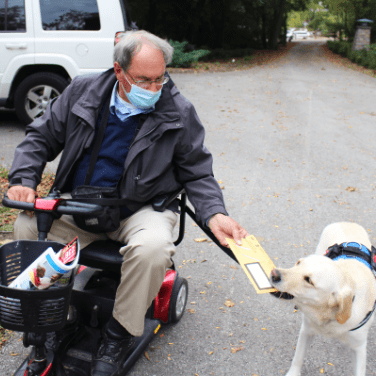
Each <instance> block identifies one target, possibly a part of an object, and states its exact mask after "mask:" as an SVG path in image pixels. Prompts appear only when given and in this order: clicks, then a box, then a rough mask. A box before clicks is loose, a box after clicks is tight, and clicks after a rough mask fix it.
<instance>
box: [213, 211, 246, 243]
mask: <svg viewBox="0 0 376 376" xmlns="http://www.w3.org/2000/svg"><path fill="white" fill-rule="evenodd" d="M208 226H209V228H210V230H211V231H212V233H213V234H214V235H215V237H216V238H217V239H218V240H219V242H220V243H221V245H223V246H224V247H227V248H229V245H228V243H227V241H226V238H230V239H234V241H235V243H236V244H238V245H240V244H242V239H243V238H245V237H247V236H248V235H249V234H248V232H247V231H246V230H245V229H244V228H243V227H241V226H240V225H239V223H237V222H236V221H234V220H233V219H232V218H230V217H227V216H226V215H224V214H221V213H218V214H215V215H213V216H212V217H211V218H210V220H209V223H208Z"/></svg>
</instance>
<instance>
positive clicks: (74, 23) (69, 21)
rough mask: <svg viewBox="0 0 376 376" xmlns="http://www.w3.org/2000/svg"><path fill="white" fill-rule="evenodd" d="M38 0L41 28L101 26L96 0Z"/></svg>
mask: <svg viewBox="0 0 376 376" xmlns="http://www.w3.org/2000/svg"><path fill="white" fill-rule="evenodd" d="M0 1H1V0H0ZM39 1H40V9H41V16H42V26H43V30H100V28H101V25H100V20H99V11H98V4H97V0H64V1H56V0H39Z"/></svg>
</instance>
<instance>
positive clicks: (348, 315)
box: [270, 222, 376, 376]
mask: <svg viewBox="0 0 376 376" xmlns="http://www.w3.org/2000/svg"><path fill="white" fill-rule="evenodd" d="M333 245H335V246H333ZM332 246H333V247H332ZM371 247H372V245H371V242H370V240H369V237H368V234H367V232H366V230H365V229H364V228H363V227H362V226H360V225H357V224H355V223H347V222H341V223H333V224H330V225H329V226H327V227H326V228H325V229H324V231H323V233H322V234H321V238H320V241H319V244H318V246H317V249H316V254H315V255H310V256H308V257H306V258H302V259H300V260H298V262H297V263H296V265H295V266H294V267H292V268H291V269H273V270H272V272H271V274H270V281H271V283H272V285H273V286H274V287H275V288H276V289H277V290H278V291H279V293H276V294H275V295H276V296H279V297H281V298H289V299H292V302H293V303H294V304H295V305H296V306H297V307H298V309H299V311H301V312H302V313H303V323H302V327H301V329H300V334H299V339H298V344H297V346H296V352H295V356H294V359H293V361H292V364H291V367H290V370H289V371H288V372H287V374H286V376H299V375H300V374H301V368H302V365H303V361H304V357H305V354H306V351H307V348H308V347H309V343H310V340H311V339H312V337H313V335H315V334H322V335H325V336H330V337H335V338H337V339H338V340H340V341H342V342H344V343H345V344H347V345H348V346H349V347H350V348H351V349H352V350H354V355H355V356H354V357H353V358H354V360H353V365H354V375H356V376H365V374H366V354H367V348H366V347H367V334H368V330H369V328H370V326H371V324H372V321H373V319H374V318H373V316H374V315H373V312H374V309H375V301H376V283H375V277H374V274H373V272H372V266H373V265H372V258H373V254H372V253H371V252H370V251H371ZM329 248H330V250H331V251H330V253H328V252H327V250H328V249H329ZM326 253H327V255H328V256H329V257H330V258H329V257H327V256H324V254H326ZM332 258H333V259H332ZM374 260H375V259H374Z"/></svg>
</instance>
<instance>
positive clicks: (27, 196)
mask: <svg viewBox="0 0 376 376" xmlns="http://www.w3.org/2000/svg"><path fill="white" fill-rule="evenodd" d="M7 196H8V198H9V199H10V200H14V201H23V202H32V203H34V202H35V197H36V196H37V192H35V191H34V189H32V188H28V187H23V186H22V185H14V186H13V187H10V188H9V189H8V192H7Z"/></svg>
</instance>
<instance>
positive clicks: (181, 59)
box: [169, 40, 210, 68]
mask: <svg viewBox="0 0 376 376" xmlns="http://www.w3.org/2000/svg"><path fill="white" fill-rule="evenodd" d="M169 42H170V44H171V46H172V47H174V55H173V57H172V62H171V64H170V66H171V67H174V68H188V67H190V66H191V65H192V64H193V63H197V61H198V59H200V58H202V57H204V56H206V55H208V54H210V51H209V50H193V51H187V52H186V51H185V49H186V47H187V44H188V42H176V41H173V40H170V41H169Z"/></svg>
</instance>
